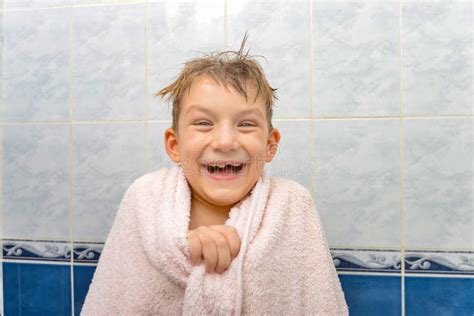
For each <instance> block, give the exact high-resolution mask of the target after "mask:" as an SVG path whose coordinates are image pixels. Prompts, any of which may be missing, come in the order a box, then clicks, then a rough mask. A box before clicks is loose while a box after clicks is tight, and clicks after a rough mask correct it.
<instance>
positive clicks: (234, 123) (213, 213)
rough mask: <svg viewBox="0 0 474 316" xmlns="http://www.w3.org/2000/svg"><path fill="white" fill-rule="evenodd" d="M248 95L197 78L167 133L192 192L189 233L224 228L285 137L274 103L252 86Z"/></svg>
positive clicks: (169, 147) (169, 149)
mask: <svg viewBox="0 0 474 316" xmlns="http://www.w3.org/2000/svg"><path fill="white" fill-rule="evenodd" d="M207 71H209V72H211V71H212V68H211V69H208V70H207ZM183 76H184V75H183ZM219 79H220V80H222V79H221V78H219ZM262 79H264V78H262ZM246 91H247V92H249V93H248V94H249V95H248V96H247V98H246V97H245V96H244V95H242V94H241V93H239V92H238V91H237V90H236V89H235V88H233V87H232V86H230V87H224V86H223V84H222V83H220V82H218V81H217V80H216V79H214V78H213V77H211V76H210V75H207V74H206V75H201V76H199V77H196V79H194V80H193V83H192V85H191V86H190V88H189V92H188V93H183V97H182V99H181V102H180V103H181V109H180V115H179V119H178V120H177V122H178V123H177V126H176V128H169V129H167V130H166V131H165V144H166V150H167V152H168V155H169V156H170V158H171V159H172V160H173V161H174V162H176V163H181V165H182V167H183V170H184V172H185V174H186V179H187V180H188V182H189V184H190V186H191V188H192V200H191V221H190V226H189V229H190V230H192V229H195V228H197V227H199V226H201V225H204V226H209V225H219V224H224V223H225V221H226V220H227V218H228V215H229V211H230V209H231V208H232V207H233V206H234V205H235V204H237V203H238V202H239V201H240V200H242V199H243V198H244V197H245V196H246V195H247V194H248V193H249V192H250V189H251V188H252V187H253V186H254V185H255V183H257V180H258V178H259V176H260V174H261V172H262V170H263V168H264V165H265V163H268V162H270V161H271V160H272V159H273V157H274V155H275V153H276V150H275V149H276V147H277V145H278V142H279V140H280V133H279V131H278V130H277V129H276V128H273V127H272V124H271V118H270V117H269V115H268V114H267V113H268V111H267V108H266V104H268V102H270V101H271V100H264V99H263V97H262V95H261V94H262V93H261V92H260V95H258V97H257V90H256V88H255V87H253V86H251V85H250V84H248V86H247V89H246ZM253 101H255V102H253ZM218 167H222V170H220V169H221V168H218ZM224 167H225V168H224Z"/></svg>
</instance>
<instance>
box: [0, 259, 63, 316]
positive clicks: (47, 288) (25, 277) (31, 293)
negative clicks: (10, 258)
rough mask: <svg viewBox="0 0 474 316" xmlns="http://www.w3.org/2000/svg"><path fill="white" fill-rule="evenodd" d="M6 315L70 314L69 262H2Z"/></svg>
mask: <svg viewBox="0 0 474 316" xmlns="http://www.w3.org/2000/svg"><path fill="white" fill-rule="evenodd" d="M3 290H4V291H3V292H4V293H3V298H4V312H5V316H9V315H23V316H24V315H48V316H52V315H71V271H70V266H69V265H50V264H21V263H10V262H4V263H3Z"/></svg>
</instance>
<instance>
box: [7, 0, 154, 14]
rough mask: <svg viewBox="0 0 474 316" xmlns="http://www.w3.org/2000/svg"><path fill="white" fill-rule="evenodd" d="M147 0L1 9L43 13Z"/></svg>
mask: <svg viewBox="0 0 474 316" xmlns="http://www.w3.org/2000/svg"><path fill="white" fill-rule="evenodd" d="M146 1H147V0H135V1H126V2H102V3H87V4H74V3H73V4H69V5H51V6H44V7H13V8H6V9H0V12H22V11H23V12H24V11H42V10H53V9H68V8H90V7H103V6H112V5H131V4H142V3H145V2H146Z"/></svg>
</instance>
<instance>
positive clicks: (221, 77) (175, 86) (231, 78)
mask: <svg viewBox="0 0 474 316" xmlns="http://www.w3.org/2000/svg"><path fill="white" fill-rule="evenodd" d="M247 37H248V34H247V32H246V33H245V35H244V38H243V40H242V43H241V45H240V49H239V50H238V51H232V50H228V51H222V52H220V51H213V52H211V53H209V54H204V56H203V57H199V58H193V59H190V60H188V61H187V62H185V63H184V67H183V69H182V70H181V71H180V72H179V74H178V76H177V78H176V80H175V81H174V82H173V83H171V84H170V85H169V86H167V87H165V88H163V89H161V90H160V91H158V92H157V93H155V94H154V96H156V97H161V98H163V97H167V101H168V102H170V101H172V102H173V111H172V116H173V122H172V128H173V129H174V130H175V131H176V132H177V131H178V118H179V114H180V112H181V100H182V97H183V94H184V93H185V92H186V91H188V93H189V89H190V88H191V85H192V83H193V81H194V79H196V78H197V77H199V76H202V75H207V76H209V77H210V78H211V79H212V80H214V81H215V82H216V83H217V84H220V85H223V86H224V87H225V88H226V89H228V87H229V86H231V87H232V88H234V89H235V90H236V91H237V92H238V93H240V94H241V95H242V96H244V97H245V100H247V101H248V93H247V92H248V91H247V89H248V87H249V86H253V87H255V88H256V96H255V100H254V101H253V102H255V101H256V100H257V99H258V97H259V96H261V98H262V99H263V100H264V103H265V106H266V116H267V122H268V126H269V130H270V131H271V130H272V128H273V127H272V116H273V105H274V102H275V100H277V99H278V97H277V96H276V90H277V89H274V88H272V87H271V86H270V85H269V83H268V81H267V79H266V76H265V73H264V71H263V69H262V67H261V66H260V64H259V63H258V62H257V60H256V59H255V58H254V57H263V56H260V55H255V56H251V55H249V52H250V48H249V49H248V50H247V52H246V53H245V54H244V46H245V42H246V41H247ZM263 58H265V57H263Z"/></svg>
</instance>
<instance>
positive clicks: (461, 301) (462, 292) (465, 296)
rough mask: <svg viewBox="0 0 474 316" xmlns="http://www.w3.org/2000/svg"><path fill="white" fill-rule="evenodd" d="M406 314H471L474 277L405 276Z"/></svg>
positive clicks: (473, 311)
mask: <svg viewBox="0 0 474 316" xmlns="http://www.w3.org/2000/svg"><path fill="white" fill-rule="evenodd" d="M405 311H406V313H405V315H406V316H415V315H474V279H462V278H433V277H421V278H420V277H418V278H417V277H406V278H405Z"/></svg>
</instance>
